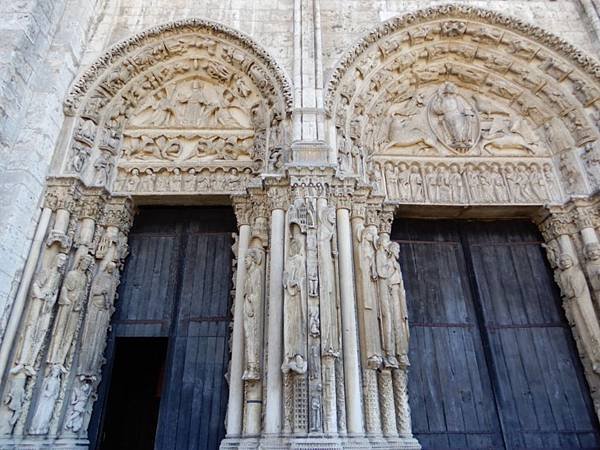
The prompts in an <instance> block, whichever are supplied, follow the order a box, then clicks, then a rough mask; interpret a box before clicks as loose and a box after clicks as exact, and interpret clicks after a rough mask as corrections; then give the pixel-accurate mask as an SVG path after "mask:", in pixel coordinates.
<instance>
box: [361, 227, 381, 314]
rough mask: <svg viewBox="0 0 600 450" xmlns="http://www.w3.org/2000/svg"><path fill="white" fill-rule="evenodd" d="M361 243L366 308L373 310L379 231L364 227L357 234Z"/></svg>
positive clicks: (375, 291)
mask: <svg viewBox="0 0 600 450" xmlns="http://www.w3.org/2000/svg"><path fill="white" fill-rule="evenodd" d="M357 238H358V240H359V242H360V255H361V258H360V261H361V279H362V282H363V285H364V287H365V292H364V297H365V298H364V304H365V308H367V309H373V308H374V306H375V303H376V297H377V286H376V284H375V283H376V280H377V267H376V264H375V253H376V247H375V246H376V243H377V229H376V228H374V227H362V228H361V229H360V230H358V232H357Z"/></svg>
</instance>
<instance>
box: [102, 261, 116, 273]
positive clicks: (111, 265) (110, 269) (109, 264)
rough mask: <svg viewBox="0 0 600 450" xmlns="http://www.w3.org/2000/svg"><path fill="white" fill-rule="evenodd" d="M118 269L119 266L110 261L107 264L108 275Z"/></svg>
mask: <svg viewBox="0 0 600 450" xmlns="http://www.w3.org/2000/svg"><path fill="white" fill-rule="evenodd" d="M116 268H117V265H116V264H115V263H114V262H113V261H110V262H109V263H108V264H106V268H105V270H106V272H107V273H113V272H114V270H115V269H116Z"/></svg>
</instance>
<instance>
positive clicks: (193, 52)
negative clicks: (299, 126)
mask: <svg viewBox="0 0 600 450" xmlns="http://www.w3.org/2000/svg"><path fill="white" fill-rule="evenodd" d="M291 105H292V99H291V87H290V82H289V80H288V78H287V76H286V74H285V72H284V71H283V69H282V68H281V67H280V66H279V65H278V63H277V62H276V61H275V60H274V59H273V58H272V57H270V56H269V55H268V53H267V52H266V51H265V50H263V49H262V48H260V47H259V46H258V45H257V44H255V43H254V41H253V40H252V39H251V38H249V37H247V36H245V35H244V34H242V33H239V32H237V31H235V30H232V29H229V28H228V27H226V26H224V25H221V24H218V23H214V22H211V21H206V20H199V19H190V20H182V21H177V22H173V23H170V24H166V25H162V26H158V27H155V28H152V29H150V30H148V31H146V32H143V33H140V34H138V35H136V36H134V37H132V38H130V39H127V40H125V41H123V42H121V43H118V44H116V45H115V46H113V47H112V49H111V50H109V51H108V52H107V53H105V54H104V55H103V56H102V57H100V58H99V60H98V61H97V62H96V63H94V64H92V65H91V67H90V68H89V69H88V70H86V71H85V72H84V73H83V74H82V75H81V76H80V77H79V78H78V79H77V80H76V81H75V82H74V84H73V86H72V88H71V91H70V93H69V95H68V97H67V99H66V101H65V113H66V114H67V115H70V116H74V117H75V119H76V125H75V132H74V136H73V139H72V141H71V143H70V144H69V146H70V149H69V150H68V154H67V157H66V159H65V161H64V162H63V164H62V166H61V173H62V174H73V175H76V176H79V177H80V178H81V179H83V180H84V181H85V182H86V183H87V184H88V185H95V186H98V185H101V186H106V187H108V188H109V190H111V191H112V192H121V193H131V194H136V193H143V194H152V193H155V192H156V193H172V194H176V193H183V192H185V193H188V194H189V193H199V194H202V193H204V194H211V193H217V194H222V193H224V194H231V193H235V192H243V191H244V186H246V185H247V182H248V180H249V179H251V178H252V177H253V174H256V173H259V172H267V171H270V172H277V171H278V170H279V169H280V168H281V167H282V165H283V163H284V160H285V158H287V154H286V153H287V152H285V151H284V149H283V144H284V141H285V134H286V127H287V117H288V115H289V112H290V110H291ZM115 168H116V169H115ZM113 169H115V170H113Z"/></svg>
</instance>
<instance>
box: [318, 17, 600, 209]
mask: <svg viewBox="0 0 600 450" xmlns="http://www.w3.org/2000/svg"><path fill="white" fill-rule="evenodd" d="M599 99H600V65H599V64H598V63H597V62H596V60H594V59H593V58H591V57H589V56H587V55H585V54H584V53H582V52H580V51H578V50H577V49H575V48H574V47H572V46H571V45H570V44H568V43H566V42H565V41H563V40H562V39H560V38H558V37H556V36H554V35H552V34H550V33H548V32H546V31H544V30H542V29H541V28H538V27H535V26H533V25H529V24H527V23H525V22H522V21H519V20H517V19H514V18H511V17H508V16H504V15H502V14H499V13H496V12H491V11H486V10H482V9H479V8H475V7H470V6H462V5H445V6H439V7H433V8H428V9H425V10H420V11H417V12H414V13H409V14H406V15H404V16H401V17H397V18H394V19H391V20H389V21H387V22H384V23H382V24H381V25H379V26H378V27H376V28H375V29H374V30H373V31H371V32H370V33H368V34H367V35H366V36H365V37H363V38H362V39H360V40H359V41H358V42H357V43H356V44H355V45H354V46H353V47H352V48H351V49H350V50H349V51H348V52H347V53H346V55H345V56H344V57H343V58H342V59H341V61H340V62H339V63H338V64H337V66H336V68H335V69H334V70H333V73H332V75H331V77H330V80H329V82H328V84H327V86H326V99H325V107H326V111H327V114H328V116H329V117H330V118H331V120H332V122H333V124H334V126H335V129H336V132H335V133H334V134H335V141H336V142H335V147H336V150H337V155H338V163H339V165H340V170H341V171H344V172H346V173H355V172H358V173H361V174H362V175H363V176H366V178H367V179H368V181H369V183H370V184H372V185H373V186H374V189H375V191H376V192H379V193H380V194H384V195H386V196H387V199H388V201H390V202H395V203H400V204H402V203H409V204H414V203H416V204H429V203H433V204H462V205H464V204H547V203H551V204H555V203H556V204H560V203H563V202H564V201H565V200H566V199H567V198H568V197H569V196H571V195H588V194H590V193H591V192H592V191H594V190H595V189H597V188H598V187H599V186H600V185H599V181H600V171H599V167H600V158H599V153H598V149H597V144H596V141H597V139H598V132H599V129H600V120H599V119H600V102H598V100H599Z"/></svg>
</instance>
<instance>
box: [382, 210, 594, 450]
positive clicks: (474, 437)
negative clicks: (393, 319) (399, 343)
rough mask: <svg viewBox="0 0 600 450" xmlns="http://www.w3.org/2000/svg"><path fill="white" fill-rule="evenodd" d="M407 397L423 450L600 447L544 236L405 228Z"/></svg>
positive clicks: (432, 225) (515, 226) (521, 226)
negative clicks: (543, 245) (543, 244)
mask: <svg viewBox="0 0 600 450" xmlns="http://www.w3.org/2000/svg"><path fill="white" fill-rule="evenodd" d="M393 238H394V240H396V241H399V243H400V245H401V261H400V263H401V265H402V268H403V273H404V279H405V285H406V291H407V300H408V309H409V320H410V323H411V345H410V359H411V363H412V367H411V372H410V377H409V392H410V398H411V407H412V413H413V424H414V431H415V434H416V435H417V437H418V438H419V439H420V441H421V443H422V444H423V446H424V448H509V449H518V448H522V449H533V448H537V449H542V448H543V449H551V448H556V449H558V448H573V449H574V448H590V449H591V448H600V440H599V437H598V436H599V435H598V427H597V419H596V418H595V415H594V413H593V409H592V407H591V401H590V398H589V389H588V386H587V384H586V382H585V379H584V377H583V374H582V368H581V364H580V360H579V358H578V355H577V352H576V349H575V346H574V343H573V339H572V336H571V332H570V329H569V327H568V324H567V323H566V321H565V318H564V315H563V311H562V308H561V304H560V301H561V300H560V294H559V292H558V289H557V287H556V286H555V284H554V282H553V279H552V273H551V271H550V269H549V267H548V266H547V264H546V260H545V255H544V254H543V251H542V248H541V246H540V237H539V234H538V232H537V230H536V229H535V227H534V226H533V225H531V224H530V223H527V222H518V221H510V222H498V223H485V222H449V221H402V222H400V223H397V224H395V227H394V232H393Z"/></svg>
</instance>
